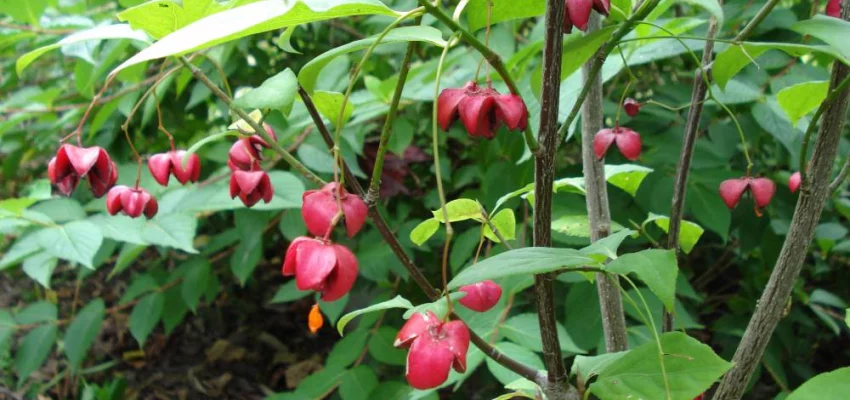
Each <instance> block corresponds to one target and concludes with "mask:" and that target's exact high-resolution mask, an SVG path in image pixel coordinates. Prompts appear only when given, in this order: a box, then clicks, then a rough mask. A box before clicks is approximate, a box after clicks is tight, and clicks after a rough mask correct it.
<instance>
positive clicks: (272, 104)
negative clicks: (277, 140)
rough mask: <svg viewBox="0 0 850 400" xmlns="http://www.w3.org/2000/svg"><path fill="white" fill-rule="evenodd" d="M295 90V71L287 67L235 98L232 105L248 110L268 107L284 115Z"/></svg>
mask: <svg viewBox="0 0 850 400" xmlns="http://www.w3.org/2000/svg"><path fill="white" fill-rule="evenodd" d="M297 91H298V80H297V79H296V78H295V73H294V72H292V70H291V69H289V68H287V69H285V70H283V71H281V72H278V73H277V74H276V75H274V76H272V77H271V78H269V79H266V80H265V82H263V83H262V84H261V85H260V86H259V87H257V88H254V89H251V90H250V91H248V92H247V93H245V94H243V95H241V96H239V97H238V98H236V99H235V100H234V101H233V105H234V106H236V107H239V108H243V109H249V110H253V109H257V108H270V109H275V110H281V111H282V112H283V114H284V115H289V111H290V110H292V103H293V102H294V101H295V93H296V92H297Z"/></svg>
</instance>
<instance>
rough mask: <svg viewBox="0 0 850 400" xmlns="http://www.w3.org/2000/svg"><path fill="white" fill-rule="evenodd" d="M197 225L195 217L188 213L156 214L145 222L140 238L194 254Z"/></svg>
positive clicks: (195, 251)
mask: <svg viewBox="0 0 850 400" xmlns="http://www.w3.org/2000/svg"><path fill="white" fill-rule="evenodd" d="M197 226H198V220H197V218H195V217H194V216H192V215H189V214H184V213H171V214H163V215H157V216H156V217H155V218H154V219H151V220H148V221H146V222H145V225H144V227H143V228H142V239H143V240H144V241H145V242H147V243H150V244H155V245H159V246H166V247H173V248H176V249H180V250H183V251H185V252H187V253H193V254H194V253H197V252H198V251H197V250H195V247H194V245H193V241H194V240H195V229H196V228H197Z"/></svg>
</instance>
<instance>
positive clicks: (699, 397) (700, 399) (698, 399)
mask: <svg viewBox="0 0 850 400" xmlns="http://www.w3.org/2000/svg"><path fill="white" fill-rule="evenodd" d="M704 398H705V393H702V394H700V395H699V396H697V397H694V400H702V399H704Z"/></svg>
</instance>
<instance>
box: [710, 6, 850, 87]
mask: <svg viewBox="0 0 850 400" xmlns="http://www.w3.org/2000/svg"><path fill="white" fill-rule="evenodd" d="M819 17H820V16H819ZM823 18H824V19H832V20H838V19H837V18H829V17H823ZM803 22H806V21H803ZM798 24H799V23H798ZM794 26H796V24H795V25H794ZM768 50H780V51H783V52H785V53H786V54H788V55H790V56H792V57H799V56H801V55H804V54H809V53H818V54H825V55H829V56H832V57H834V58H837V59H839V60H841V61H842V62H844V63H845V64H850V61H848V55H847V54H844V55H842V54H841V53H839V52H838V51H836V50H834V49H832V48H830V47H828V46H817V45H815V46H810V45H802V44H794V43H778V42H771V43H759V42H744V43H743V44H741V45H735V46H729V47H727V48H726V50H723V51H721V52H720V53H718V54H717V57H716V58H715V59H714V64H713V65H712V67H711V75H712V76H713V77H714V81H715V82H716V83H717V85H718V86H719V87H720V88H721V89H724V88H725V87H726V84H727V83H728V82H729V80H730V79H732V77H734V76H735V75H736V74H738V72H741V70H742V69H744V67H746V66H747V65H749V64H750V63H751V62H753V60H755V59H757V58H758V57H759V56H760V55H762V54H764V53H765V52H766V51H768Z"/></svg>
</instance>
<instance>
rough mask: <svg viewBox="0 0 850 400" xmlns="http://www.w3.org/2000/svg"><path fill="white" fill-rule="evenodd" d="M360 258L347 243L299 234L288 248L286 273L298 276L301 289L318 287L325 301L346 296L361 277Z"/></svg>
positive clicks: (297, 279) (284, 262)
mask: <svg viewBox="0 0 850 400" xmlns="http://www.w3.org/2000/svg"><path fill="white" fill-rule="evenodd" d="M357 270H358V268H357V257H355V256H354V254H353V253H352V252H351V250H348V248H346V247H345V246H342V245H338V244H333V243H331V242H329V241H324V240H321V239H312V238H308V237H299V238H296V239H295V240H293V241H292V243H290V245H289V248H288V249H286V256H285V257H284V261H283V268H282V272H283V275H284V276H291V275H295V286H296V287H298V290H315V291H317V292H321V293H322V300H324V301H334V300H337V299H339V298H340V297H342V296H345V294H346V293H348V292H349V291H350V290H351V288H352V287H353V286H354V281H355V280H356V279H357Z"/></svg>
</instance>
